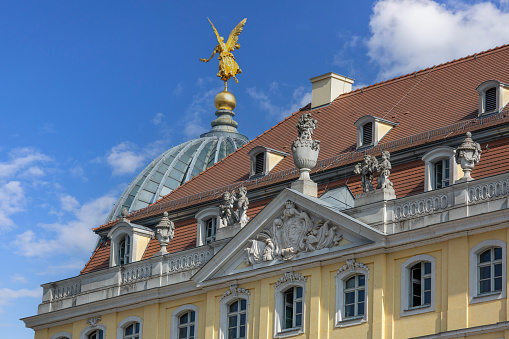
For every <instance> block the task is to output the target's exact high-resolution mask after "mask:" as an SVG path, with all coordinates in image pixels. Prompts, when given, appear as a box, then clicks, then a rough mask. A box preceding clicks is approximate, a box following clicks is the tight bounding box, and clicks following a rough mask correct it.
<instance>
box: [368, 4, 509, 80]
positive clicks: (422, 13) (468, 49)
mask: <svg viewBox="0 0 509 339" xmlns="http://www.w3.org/2000/svg"><path fill="white" fill-rule="evenodd" d="M500 4H501V8H500V9H499V8H497V7H496V6H495V5H494V4H493V3H491V2H478V3H474V4H464V3H461V2H449V3H448V5H445V4H438V3H437V2H435V1H431V0H381V1H379V2H377V3H376V5H375V7H374V13H373V15H372V17H371V21H370V29H371V37H370V39H369V40H368V42H367V46H368V49H369V52H368V55H369V56H370V58H371V60H372V61H374V62H375V63H376V64H378V66H379V67H380V73H379V76H378V77H379V79H378V80H383V79H387V78H389V77H394V76H397V75H401V74H406V73H410V72H412V71H415V70H419V69H423V68H427V67H430V66H432V65H436V64H440V63H443V62H446V61H449V60H453V59H456V58H459V57H462V56H466V55H469V54H473V53H476V52H480V51H483V50H487V49H490V48H493V47H495V46H498V45H502V44H505V43H507V41H509V25H507V22H509V13H508V12H507V11H506V9H507V6H505V5H504V4H505V2H504V1H502V2H501V3H500Z"/></svg>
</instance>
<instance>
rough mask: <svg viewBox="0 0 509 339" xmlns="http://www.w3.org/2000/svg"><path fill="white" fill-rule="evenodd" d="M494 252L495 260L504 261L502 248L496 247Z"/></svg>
mask: <svg viewBox="0 0 509 339" xmlns="http://www.w3.org/2000/svg"><path fill="white" fill-rule="evenodd" d="M493 250H494V252H495V253H494V254H495V255H494V256H495V260H500V259H502V248H500V247H495V248H494V249H493Z"/></svg>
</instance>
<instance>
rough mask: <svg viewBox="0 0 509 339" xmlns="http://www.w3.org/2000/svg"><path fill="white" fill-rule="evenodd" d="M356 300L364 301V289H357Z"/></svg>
mask: <svg viewBox="0 0 509 339" xmlns="http://www.w3.org/2000/svg"><path fill="white" fill-rule="evenodd" d="M357 301H358V302H363V301H364V290H359V291H357Z"/></svg>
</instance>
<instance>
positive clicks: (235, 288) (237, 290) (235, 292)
mask: <svg viewBox="0 0 509 339" xmlns="http://www.w3.org/2000/svg"><path fill="white" fill-rule="evenodd" d="M239 294H247V295H251V293H249V290H246V289H245V288H242V287H239V286H238V285H237V284H233V285H230V289H229V290H228V291H226V292H224V293H223V295H222V296H221V298H220V299H219V301H221V300H223V299H224V298H227V297H229V296H230V295H234V296H237V295H239Z"/></svg>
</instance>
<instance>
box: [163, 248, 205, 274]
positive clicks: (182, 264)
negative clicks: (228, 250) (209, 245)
mask: <svg viewBox="0 0 509 339" xmlns="http://www.w3.org/2000/svg"><path fill="white" fill-rule="evenodd" d="M211 257H212V252H211V251H210V250H207V251H202V252H198V253H192V254H189V255H185V256H181V257H177V258H170V259H169V260H168V273H176V272H182V271H187V270H190V269H193V268H196V267H200V266H203V265H205V263H206V262H207V261H208V260H209V259H210V258H211Z"/></svg>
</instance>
